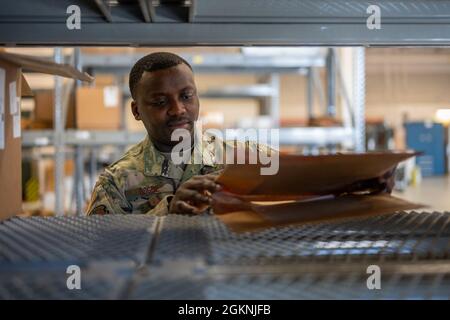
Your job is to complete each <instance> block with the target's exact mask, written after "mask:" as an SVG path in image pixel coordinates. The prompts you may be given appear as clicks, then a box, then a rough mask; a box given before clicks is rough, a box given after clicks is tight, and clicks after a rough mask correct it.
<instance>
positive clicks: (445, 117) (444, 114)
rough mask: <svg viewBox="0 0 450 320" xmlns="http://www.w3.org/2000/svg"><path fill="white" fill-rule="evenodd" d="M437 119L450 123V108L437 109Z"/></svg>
mask: <svg viewBox="0 0 450 320" xmlns="http://www.w3.org/2000/svg"><path fill="white" fill-rule="evenodd" d="M436 120H437V121H438V122H442V123H450V109H438V110H437V111H436Z"/></svg>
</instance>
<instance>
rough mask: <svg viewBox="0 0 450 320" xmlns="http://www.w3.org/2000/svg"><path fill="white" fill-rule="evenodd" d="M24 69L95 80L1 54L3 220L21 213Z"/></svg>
mask: <svg viewBox="0 0 450 320" xmlns="http://www.w3.org/2000/svg"><path fill="white" fill-rule="evenodd" d="M22 67H23V68H26V69H27V70H32V71H35V72H42V73H47V74H54V75H59V76H63V77H68V78H73V79H79V80H83V81H89V82H90V81H92V78H91V77H90V76H89V75H87V74H84V73H81V72H79V71H78V70H76V69H75V68H73V67H72V66H69V65H61V64H57V63H54V62H49V61H47V60H44V59H39V58H35V57H30V56H26V55H19V54H12V53H7V52H0V177H1V178H0V190H1V192H0V204H1V206H0V221H1V220H4V219H7V218H9V217H12V216H14V215H17V214H20V213H21V211H22V170H21V163H22V143H21V121H20V120H21V119H20V98H21V96H23V94H26V95H29V94H30V92H29V87H28V85H27V84H26V81H25V79H24V78H23V77H22Z"/></svg>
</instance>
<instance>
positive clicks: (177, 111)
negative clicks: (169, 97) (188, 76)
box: [169, 100, 186, 116]
mask: <svg viewBox="0 0 450 320" xmlns="http://www.w3.org/2000/svg"><path fill="white" fill-rule="evenodd" d="M185 113H186V107H185V106H184V104H183V103H182V102H181V101H179V100H174V101H173V102H172V104H171V106H170V109H169V115H170V116H180V115H183V114H185Z"/></svg>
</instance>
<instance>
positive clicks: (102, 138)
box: [22, 127, 354, 147]
mask: <svg viewBox="0 0 450 320" xmlns="http://www.w3.org/2000/svg"><path fill="white" fill-rule="evenodd" d="M230 130H231V131H230V132H231V133H232V132H233V130H234V131H235V132H237V131H236V130H237V129H230ZM243 130H245V129H243ZM353 134H354V131H353V130H352V129H351V128H342V127H327V128H326V127H304V128H280V144H285V145H320V146H326V145H333V144H340V143H342V142H343V141H353ZM145 135H146V133H145V132H126V131H101V130H89V131H88V130H66V131H65V134H64V140H65V143H66V145H72V146H73V145H79V146H87V147H89V146H102V145H119V146H127V145H131V144H135V143H138V142H140V141H142V140H143V139H144V138H145ZM231 137H234V136H233V135H232V136H231ZM53 143H54V141H53V134H52V131H51V130H28V131H24V132H23V136H22V145H23V146H24V147H41V146H49V145H53Z"/></svg>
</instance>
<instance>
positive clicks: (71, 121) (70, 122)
mask: <svg viewBox="0 0 450 320" xmlns="http://www.w3.org/2000/svg"><path fill="white" fill-rule="evenodd" d="M54 94H55V93H54V91H53V90H40V91H37V92H36V93H35V94H34V120H33V122H32V123H31V124H30V129H34V128H47V129H51V128H53V114H54V106H55V96H54ZM75 127H76V126H75V95H74V94H71V95H70V97H69V101H68V105H67V115H66V128H75Z"/></svg>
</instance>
